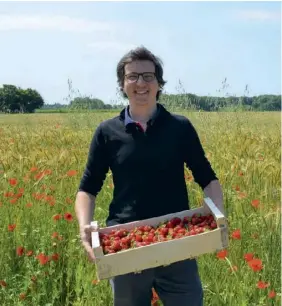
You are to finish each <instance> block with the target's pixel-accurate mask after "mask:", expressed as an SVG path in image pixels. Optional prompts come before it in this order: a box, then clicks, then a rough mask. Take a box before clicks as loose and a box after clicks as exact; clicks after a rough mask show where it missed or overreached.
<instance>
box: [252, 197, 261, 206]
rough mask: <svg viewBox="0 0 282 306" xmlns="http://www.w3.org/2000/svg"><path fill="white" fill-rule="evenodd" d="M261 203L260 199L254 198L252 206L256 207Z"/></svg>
mask: <svg viewBox="0 0 282 306" xmlns="http://www.w3.org/2000/svg"><path fill="white" fill-rule="evenodd" d="M259 204H260V201H259V200H258V199H255V200H252V206H253V207H254V208H258V207H259Z"/></svg>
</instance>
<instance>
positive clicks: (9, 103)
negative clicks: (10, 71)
mask: <svg viewBox="0 0 282 306" xmlns="http://www.w3.org/2000/svg"><path fill="white" fill-rule="evenodd" d="M43 105H44V100H43V98H42V97H41V95H40V94H39V93H38V91H36V90H34V89H31V88H27V89H22V88H20V87H16V86H14V85H7V84H4V85H3V87H2V88H0V111H1V112H5V113H19V112H21V113H33V112H34V111H35V109H38V108H41V107H42V106H43Z"/></svg>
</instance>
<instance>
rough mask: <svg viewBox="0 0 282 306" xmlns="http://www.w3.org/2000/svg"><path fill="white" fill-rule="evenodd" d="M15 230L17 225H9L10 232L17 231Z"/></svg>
mask: <svg viewBox="0 0 282 306" xmlns="http://www.w3.org/2000/svg"><path fill="white" fill-rule="evenodd" d="M15 228H16V224H9V225H8V231H9V232H13V231H14V230H15Z"/></svg>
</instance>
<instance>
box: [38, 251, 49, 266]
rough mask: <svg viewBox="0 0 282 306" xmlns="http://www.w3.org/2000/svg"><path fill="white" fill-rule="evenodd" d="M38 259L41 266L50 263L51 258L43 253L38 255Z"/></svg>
mask: <svg viewBox="0 0 282 306" xmlns="http://www.w3.org/2000/svg"><path fill="white" fill-rule="evenodd" d="M36 258H37V259H38V260H39V262H40V264H41V265H46V264H47V263H48V261H49V257H48V256H47V255H45V254H43V253H40V254H39V255H37V256H36Z"/></svg>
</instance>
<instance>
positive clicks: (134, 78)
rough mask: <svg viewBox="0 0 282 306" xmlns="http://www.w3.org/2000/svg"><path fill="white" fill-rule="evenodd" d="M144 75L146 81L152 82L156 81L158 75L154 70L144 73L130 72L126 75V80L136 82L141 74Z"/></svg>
mask: <svg viewBox="0 0 282 306" xmlns="http://www.w3.org/2000/svg"><path fill="white" fill-rule="evenodd" d="M140 75H142V78H143V80H144V81H145V82H147V83H150V82H152V81H154V79H155V78H156V75H155V73H154V72H143V73H134V72H133V73H129V74H126V75H125V78H126V80H127V81H128V82H129V83H135V82H137V81H138V80H139V76H140Z"/></svg>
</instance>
